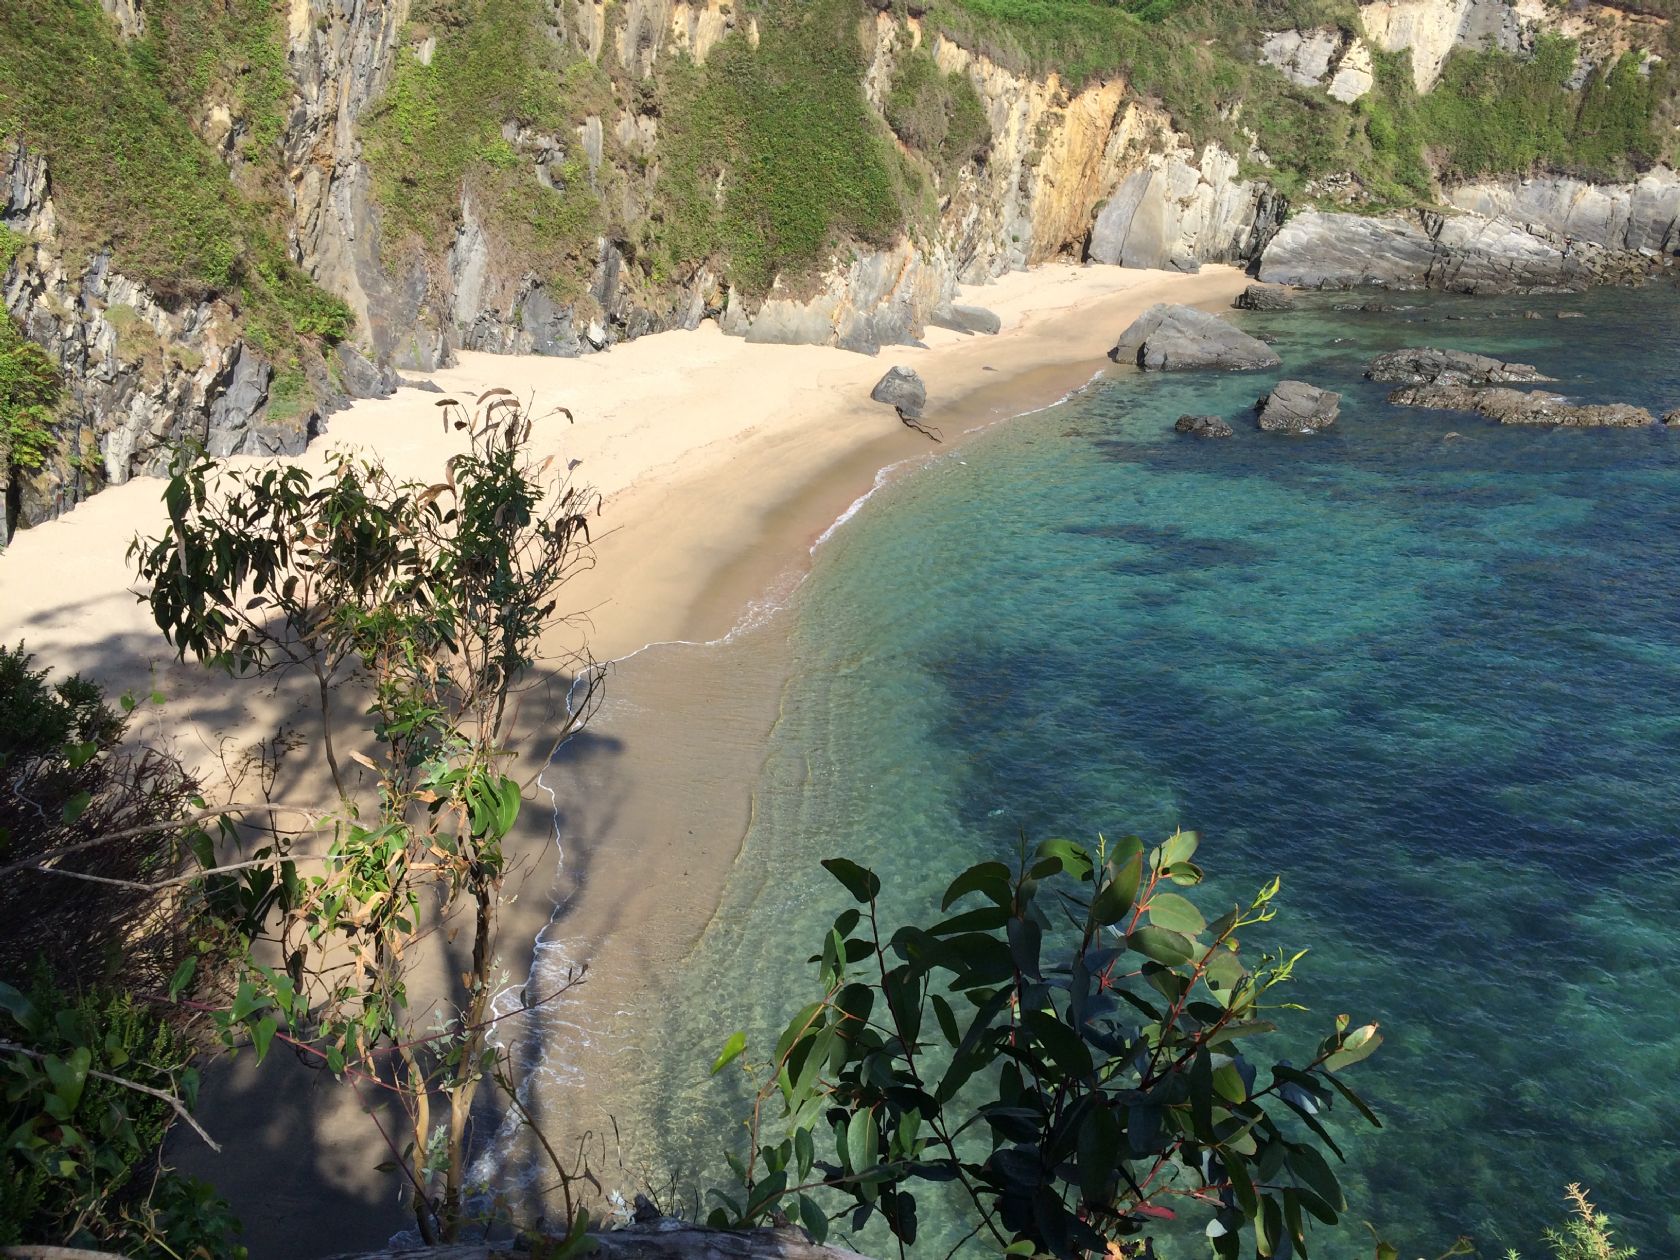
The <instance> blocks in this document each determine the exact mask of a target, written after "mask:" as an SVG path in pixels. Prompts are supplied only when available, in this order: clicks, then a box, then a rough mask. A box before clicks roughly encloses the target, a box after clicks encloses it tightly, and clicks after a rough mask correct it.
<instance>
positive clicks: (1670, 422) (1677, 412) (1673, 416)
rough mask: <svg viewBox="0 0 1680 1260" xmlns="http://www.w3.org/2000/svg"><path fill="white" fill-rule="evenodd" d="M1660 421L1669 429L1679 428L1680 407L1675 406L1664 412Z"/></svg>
mask: <svg viewBox="0 0 1680 1260" xmlns="http://www.w3.org/2000/svg"><path fill="white" fill-rule="evenodd" d="M1662 422H1663V424H1664V425H1665V426H1666V427H1668V428H1670V429H1675V428H1680V407H1676V408H1675V409H1674V410H1673V411H1670V412H1668V413H1667V414H1665V415H1664V416H1663V418H1662Z"/></svg>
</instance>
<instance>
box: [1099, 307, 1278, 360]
mask: <svg viewBox="0 0 1680 1260" xmlns="http://www.w3.org/2000/svg"><path fill="white" fill-rule="evenodd" d="M1108 357H1109V358H1111V359H1113V360H1114V361H1115V362H1116V363H1130V364H1134V365H1136V366H1137V367H1140V368H1142V369H1144V370H1145V371H1148V372H1187V371H1204V370H1208V369H1219V370H1224V371H1232V372H1252V371H1258V370H1260V369H1262V368H1272V367H1277V366H1278V364H1279V363H1281V362H1282V360H1281V359H1279V358H1278V357H1277V355H1276V354H1274V353H1273V352H1272V348H1271V347H1270V346H1268V345H1267V344H1266V343H1265V342H1263V341H1259V340H1256V339H1255V338H1253V337H1250V336H1249V335H1248V334H1247V333H1245V332H1243V331H1242V329H1240V328H1237V327H1235V326H1233V325H1232V324H1230V323H1229V322H1227V321H1226V320H1223V319H1221V318H1219V316H1217V315H1210V314H1208V313H1207V312H1206V311H1198V310H1197V309H1196V308H1195V307H1193V306H1175V305H1172V304H1170V303H1166V302H1160V303H1157V304H1156V305H1154V306H1151V307H1150V308H1149V309H1148V310H1147V311H1145V312H1144V313H1143V314H1142V315H1140V316H1138V318H1137V320H1136V321H1135V322H1134V323H1133V324H1132V325H1131V327H1130V328H1128V329H1126V331H1125V332H1123V333H1122V334H1120V340H1119V341H1118V342H1116V343H1115V346H1114V349H1112V350H1110V351H1109V352H1108Z"/></svg>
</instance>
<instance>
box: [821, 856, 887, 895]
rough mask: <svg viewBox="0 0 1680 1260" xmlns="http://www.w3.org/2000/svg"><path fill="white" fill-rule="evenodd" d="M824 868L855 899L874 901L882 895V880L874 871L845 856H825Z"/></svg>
mask: <svg viewBox="0 0 1680 1260" xmlns="http://www.w3.org/2000/svg"><path fill="white" fill-rule="evenodd" d="M823 869H824V870H826V871H827V872H828V873H829V874H830V875H832V876H834V878H835V879H837V880H839V881H840V882H841V884H843V885H844V886H845V889H846V891H847V892H849V893H851V894H852V897H853V899H854V900H857V901H861V902H870V901H874V900H875V898H876V897H878V896H880V895H881V881H880V879H879V877H877V876H876V874H875V872H874V871H871V870H868V869H866V868H865V867H862V866H859V865H858V864H857V863H856V862H852V861H848V860H847V859H845V858H825V859H824V860H823Z"/></svg>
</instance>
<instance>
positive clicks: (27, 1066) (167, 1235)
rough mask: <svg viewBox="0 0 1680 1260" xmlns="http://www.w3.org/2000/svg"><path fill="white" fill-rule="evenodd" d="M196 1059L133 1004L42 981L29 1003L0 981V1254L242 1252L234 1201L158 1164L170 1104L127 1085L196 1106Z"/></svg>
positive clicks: (146, 1259)
mask: <svg viewBox="0 0 1680 1260" xmlns="http://www.w3.org/2000/svg"><path fill="white" fill-rule="evenodd" d="M191 1057H192V1055H191V1049H190V1047H189V1046H188V1044H187V1042H186V1040H185V1039H184V1038H183V1037H181V1035H180V1034H178V1033H176V1032H175V1031H174V1030H173V1029H171V1028H170V1027H169V1026H168V1025H166V1024H164V1023H163V1022H162V1021H160V1020H159V1019H158V1018H157V1017H156V1016H155V1015H153V1014H152V1013H150V1012H149V1011H147V1010H145V1009H144V1008H142V1007H140V1006H138V1005H136V1004H135V1003H134V1002H133V1001H132V1000H131V999H130V998H128V997H126V996H118V995H114V994H107V993H89V994H85V995H82V996H80V997H70V996H67V995H65V994H63V993H61V992H60V991H58V990H57V989H56V988H54V987H53V985H52V984H51V983H50V982H49V981H48V980H47V979H45V978H44V977H42V978H40V979H38V980H37V982H36V983H35V985H34V986H33V987H32V990H31V992H30V993H29V994H28V995H27V996H26V995H24V994H23V993H21V992H19V991H18V990H17V989H16V988H14V987H12V986H11V985H9V984H6V983H4V982H0V1082H3V1088H0V1245H6V1246H9V1245H15V1244H20V1243H35V1244H46V1245H56V1246H64V1247H81V1248H98V1249H99V1250H101V1251H107V1250H116V1251H119V1252H120V1254H122V1255H125V1256H132V1257H137V1258H139V1260H154V1258H155V1260H164V1257H189V1256H191V1257H204V1258H205V1260H220V1258H221V1257H242V1256H243V1255H244V1254H245V1249H244V1248H243V1247H241V1246H238V1245H237V1244H236V1243H235V1242H234V1241H233V1239H234V1237H235V1235H236V1234H237V1233H238V1230H239V1226H238V1223H237V1221H235V1220H234V1218H233V1216H232V1214H231V1213H230V1212H229V1210H228V1207H227V1204H226V1203H224V1202H222V1201H221V1200H219V1199H217V1198H216V1197H215V1196H214V1195H213V1194H212V1193H211V1192H210V1191H209V1189H208V1188H207V1187H205V1186H203V1185H202V1184H201V1183H198V1182H195V1181H193V1180H192V1179H190V1178H187V1177H183V1176H181V1175H180V1174H178V1173H176V1172H174V1171H172V1170H170V1169H167V1168H163V1167H161V1166H160V1165H159V1153H160V1151H161V1148H162V1146H163V1140H164V1135H165V1133H166V1132H167V1131H168V1128H169V1125H170V1123H171V1121H172V1120H173V1118H174V1113H173V1110H172V1108H171V1107H170V1106H169V1104H168V1103H167V1102H165V1101H164V1100H162V1099H160V1098H156V1097H154V1096H152V1095H149V1094H145V1093H142V1092H140V1091H139V1090H137V1089H134V1088H132V1087H131V1086H130V1085H128V1084H125V1083H123V1082H133V1083H135V1084H138V1085H142V1086H145V1087H147V1088H150V1089H156V1090H161V1091H163V1092H164V1093H166V1094H171V1095H178V1096H180V1097H181V1098H182V1099H183V1101H184V1102H186V1103H187V1104H188V1105H190V1103H191V1100H192V1098H193V1096H194V1094H195V1092H196V1089H197V1075H196V1073H195V1072H194V1071H193V1070H192V1068H191V1067H190V1066H189V1063H190V1060H191ZM102 1073H103V1074H104V1075H101V1074H102ZM110 1077H118V1078H121V1080H120V1081H119V1080H112V1079H109V1078H110Z"/></svg>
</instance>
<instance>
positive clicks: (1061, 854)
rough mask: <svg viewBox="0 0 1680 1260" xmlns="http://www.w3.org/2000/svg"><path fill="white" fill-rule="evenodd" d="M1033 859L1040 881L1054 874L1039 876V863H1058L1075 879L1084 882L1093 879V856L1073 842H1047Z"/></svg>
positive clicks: (1036, 851)
mask: <svg viewBox="0 0 1680 1260" xmlns="http://www.w3.org/2000/svg"><path fill="white" fill-rule="evenodd" d="M1033 859H1034V861H1033V873H1034V874H1035V875H1036V876H1037V877H1038V878H1040V879H1043V878H1045V877H1046V876H1048V875H1050V874H1053V873H1054V872H1053V871H1046V872H1044V874H1043V875H1038V865H1039V863H1040V862H1049V861H1054V862H1056V863H1057V864H1058V866H1059V867H1060V868H1061V869H1062V870H1063V871H1066V872H1067V873H1068V874H1069V875H1071V876H1073V877H1074V878H1075V879H1079V880H1084V879H1089V878H1090V877H1091V855H1090V854H1089V853H1087V852H1086V851H1085V850H1084V849H1083V848H1081V847H1080V846H1079V845H1077V844H1075V843H1074V842H1073V841H1072V840H1046V841H1044V842H1043V843H1041V844H1040V845H1039V846H1038V848H1037V850H1035V851H1034V854H1033Z"/></svg>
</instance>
